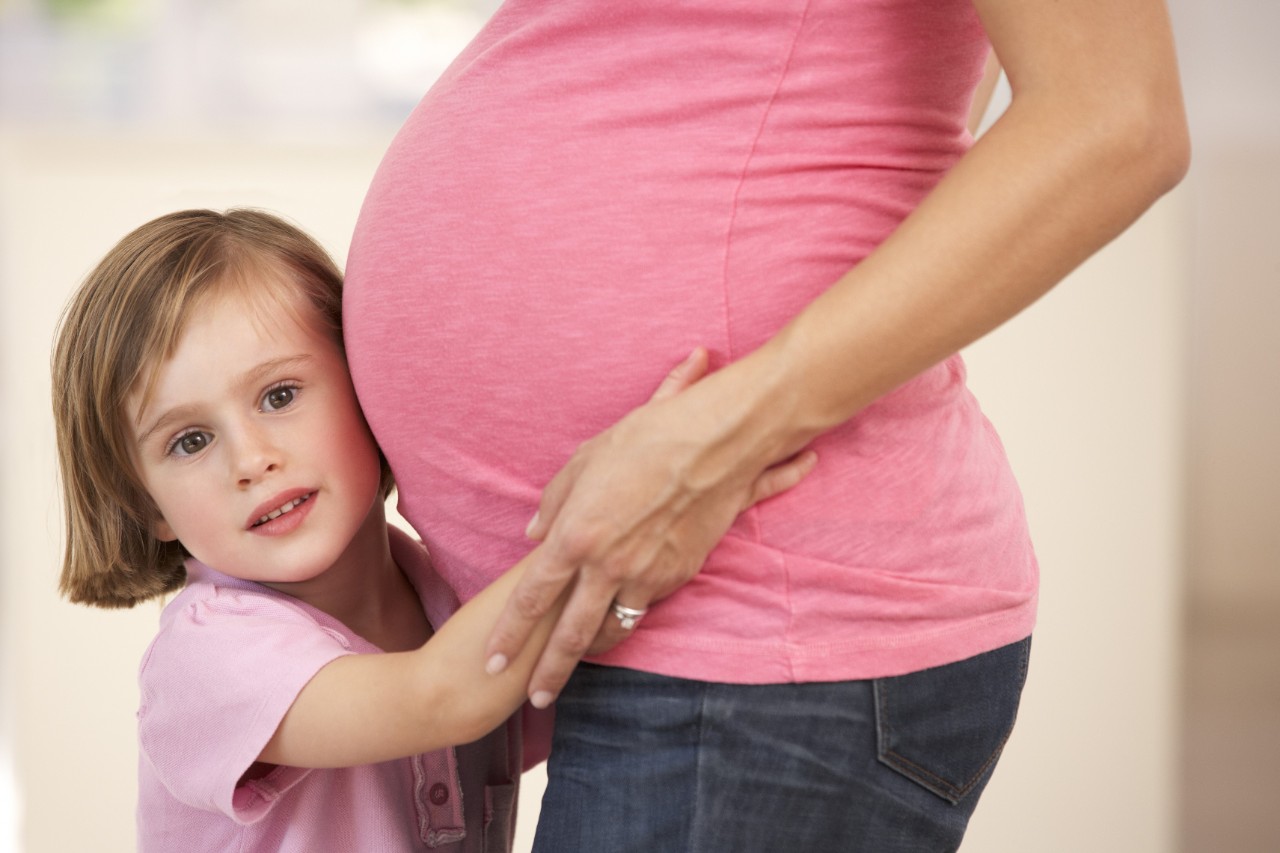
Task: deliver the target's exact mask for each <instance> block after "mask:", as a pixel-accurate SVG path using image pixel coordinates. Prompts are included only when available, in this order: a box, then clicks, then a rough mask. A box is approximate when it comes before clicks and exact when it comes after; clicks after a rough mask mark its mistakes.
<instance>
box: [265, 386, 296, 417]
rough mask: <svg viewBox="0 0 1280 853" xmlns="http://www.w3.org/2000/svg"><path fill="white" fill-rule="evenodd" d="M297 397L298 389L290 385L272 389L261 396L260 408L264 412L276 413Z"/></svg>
mask: <svg viewBox="0 0 1280 853" xmlns="http://www.w3.org/2000/svg"><path fill="white" fill-rule="evenodd" d="M297 396H298V389H297V388H295V387H294V386H292V385H281V386H279V387H276V388H272V389H271V390H270V391H268V392H267V393H266V394H264V395H263V397H262V408H263V409H264V410H266V411H278V410H280V409H284V408H287V407H288V406H289V405H290V404H291V403H293V400H294V398H295V397H297Z"/></svg>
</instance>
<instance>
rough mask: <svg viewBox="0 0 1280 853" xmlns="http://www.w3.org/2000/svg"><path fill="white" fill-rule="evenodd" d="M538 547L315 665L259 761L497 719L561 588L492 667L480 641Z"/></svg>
mask: <svg viewBox="0 0 1280 853" xmlns="http://www.w3.org/2000/svg"><path fill="white" fill-rule="evenodd" d="M706 370H707V353H706V351H705V350H702V349H698V350H696V351H694V353H693V354H691V355H690V356H689V358H687V359H686V360H685V361H684V362H682V363H681V364H679V365H677V366H676V367H675V368H674V369H673V370H672V371H671V373H670V374H668V376H667V378H666V379H665V380H664V381H663V383H662V385H661V386H660V387H659V388H658V390H657V391H656V392H655V393H654V396H653V398H652V399H653V400H654V401H657V400H662V399H669V398H671V397H674V396H676V395H677V394H678V393H681V392H683V390H684V389H685V388H687V387H688V386H689V385H690V384H691V383H693V382H696V381H697V380H698V379H700V378H701V377H702V376H703V374H704V373H705V372H706ZM815 462H816V456H815V455H814V454H812V453H805V454H801V455H799V456H797V457H796V458H795V459H792V460H790V461H788V462H785V463H784V464H781V465H777V466H774V467H771V468H769V469H766V470H764V471H763V472H762V473H761V475H760V476H759V477H758V478H757V479H756V480H755V482H754V484H753V486H752V488H751V489H750V492H749V494H748V496H747V499H746V501H745V503H744V504H743V506H740V507H739V509H740V510H741V509H744V508H745V507H746V506H750V505H752V504H755V503H759V502H760V501H763V500H767V499H768V498H770V497H772V496H774V495H776V494H779V493H780V492H783V491H786V490H787V489H789V488H791V487H792V486H794V485H795V484H796V483H798V482H799V481H800V480H801V479H802V478H803V477H804V476H805V475H806V474H807V473H808V472H809V471H811V470H812V469H813V466H814V464H815ZM545 547H546V546H538V548H535V549H534V550H533V551H532V552H531V553H530V554H529V555H527V556H526V557H525V558H524V559H522V560H521V561H520V562H519V563H517V564H516V565H515V566H514V567H513V568H512V569H510V570H508V571H507V572H506V574H504V575H503V576H502V577H500V578H499V579H498V580H496V581H494V583H492V584H491V585H490V586H489V587H487V588H486V589H485V590H483V591H482V592H481V593H480V594H479V595H477V596H476V597H475V598H473V599H472V600H471V601H469V602H467V604H465V605H464V606H463V607H461V608H460V609H459V610H458V612H456V613H455V614H454V615H453V616H451V617H450V618H449V619H448V620H447V621H446V622H445V624H444V625H443V626H441V628H440V630H439V631H437V632H436V634H435V635H434V636H433V637H431V639H430V640H428V641H427V642H426V643H425V644H423V645H422V647H420V648H418V649H416V650H414V651H411V652H398V653H388V654H370V655H346V656H344V657H340V658H337V659H335V660H333V661H332V662H330V663H329V664H327V665H326V666H324V667H323V668H321V670H320V671H319V672H318V673H316V675H315V677H314V678H312V679H311V681H310V682H308V684H307V685H306V686H305V687H304V688H303V689H302V691H301V692H300V693H299V694H298V696H297V698H296V699H295V700H294V702H293V704H292V706H290V708H289V711H288V712H287V713H286V714H285V716H284V719H283V720H281V722H280V725H279V726H278V727H277V729H276V732H275V734H274V735H273V736H272V738H271V740H270V741H269V742H268V743H267V745H266V747H265V748H264V749H263V751H262V753H261V755H260V756H259V761H263V762H267V763H270V764H282V765H288V766H291V767H349V766H353V765H357V764H368V763H372V762H377V761H386V760H388V759H392V758H401V757H404V756H408V755H416V754H418V753H422V752H428V751H430V750H433V749H438V748H440V747H445V746H454V745H457V744H462V743H470V742H471V741H474V740H477V739H479V738H481V737H483V736H484V735H486V734H488V733H489V732H490V731H492V730H493V729H494V728H496V727H497V726H499V725H501V724H502V722H503V721H504V720H506V719H507V717H509V716H511V714H512V713H514V712H515V711H516V709H517V708H519V707H520V705H522V704H523V703H524V701H525V697H526V693H527V690H528V682H529V676H530V674H531V673H532V672H533V667H534V664H535V663H536V662H537V660H538V656H539V655H540V654H541V653H542V650H543V647H544V646H545V644H546V642H547V637H548V636H549V635H550V633H551V628H552V625H553V624H554V622H555V619H556V617H557V616H558V615H559V612H560V607H561V605H562V603H563V601H564V599H565V598H567V592H566V593H565V594H562V595H561V596H560V600H559V601H557V602H556V603H555V604H554V605H553V606H552V607H551V608H550V609H549V610H548V611H547V612H546V613H545V614H544V615H543V616H542V618H541V619H539V620H538V621H537V622H536V624H534V626H533V630H532V632H531V634H530V636H529V640H528V642H527V643H526V644H525V646H524V648H523V649H522V650H521V651H520V653H519V654H518V655H515V656H514V657H513V659H512V661H511V662H510V664H509V665H508V666H507V667H506V669H505V670H504V671H503V672H502V673H501V674H499V675H496V676H495V675H489V674H488V673H486V671H485V655H484V649H485V642H486V640H487V638H488V635H489V632H490V631H491V630H492V628H493V625H494V623H495V622H497V619H498V615H499V614H500V613H501V612H502V609H503V607H504V606H505V604H506V601H507V599H508V598H509V597H510V596H511V594H512V593H513V592H514V591H515V589H516V585H517V582H518V581H519V579H520V578H521V576H522V575H523V574H524V572H525V570H526V569H527V567H528V566H530V565H531V564H534V563H536V562H538V560H539V558H540V554H539V552H540V551H541V550H542V549H543V548H545ZM599 627H600V623H599V621H597V622H596V624H595V625H593V626H591V627H590V629H589V630H590V632H591V636H594V635H595V633H596V631H597V630H598V629H599ZM586 640H590V636H588V637H587V638H586ZM584 643H585V641H584Z"/></svg>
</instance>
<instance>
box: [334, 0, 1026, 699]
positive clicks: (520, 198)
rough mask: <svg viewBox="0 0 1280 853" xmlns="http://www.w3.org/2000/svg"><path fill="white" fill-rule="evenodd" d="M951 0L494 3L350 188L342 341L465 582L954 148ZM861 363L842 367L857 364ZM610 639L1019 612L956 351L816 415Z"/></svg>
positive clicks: (715, 654)
mask: <svg viewBox="0 0 1280 853" xmlns="http://www.w3.org/2000/svg"><path fill="white" fill-rule="evenodd" d="M988 50H989V46H988V42H987V40H986V36H985V33H984V32H983V29H982V26H981V24H980V22H979V20H978V18H977V15H976V14H975V12H974V10H973V7H972V6H971V4H970V2H969V0H776V2H768V3H760V2H757V0H737V2H730V1H729V0H691V1H690V2H680V3H675V2H668V3H662V2H659V3H610V2H603V0H558V2H554V3H547V2H534V0H508V2H507V3H505V4H504V5H503V6H502V7H501V8H500V9H499V10H498V12H497V13H496V14H495V16H494V17H493V19H492V20H491V21H490V22H489V24H488V25H487V26H486V27H485V29H484V30H483V31H482V32H481V33H480V35H479V36H478V37H477V38H476V40H475V41H474V42H473V43H472V44H471V45H470V46H469V47H468V48H467V49H466V50H465V51H464V52H463V53H462V55H461V56H460V57H459V58H458V60H457V61H456V62H455V63H454V64H453V65H452V66H451V67H450V68H449V69H448V71H446V73H445V74H444V76H443V77H442V78H441V79H440V80H439V82H438V83H437V84H436V85H435V87H434V88H432V90H431V91H430V92H429V93H428V94H427V95H426V97H425V98H424V99H423V101H422V102H421V104H420V105H419V106H418V108H417V109H416V110H415V111H414V112H413V114H412V115H411V116H410V117H409V119H408V121H407V122H406V124H405V126H404V127H403V129H402V130H401V131H400V133H399V135H398V136H397V137H396V139H395V141H394V142H393V143H392V145H391V146H390V148H389V150H388V151H387V154H386V157H385V159H384V160H383V163H382V165H381V167H380V168H379V170H378V173H377V175H376V177H375V178H374V181H373V184H372V186H371V188H370V190H369V193H368V196H367V198H366V200H365V204H364V208H363V210H362V212H361V215H360V220H359V223H358V226H357V228H356V233H355V236H354V240H353V243H352V246H351V252H350V256H349V265H348V271H347V272H348V279H347V294H346V297H345V299H346V301H345V316H346V320H345V323H346V334H347V346H348V354H349V357H350V361H351V367H352V374H353V376H354V378H355V382H356V388H357V391H358V392H359V395H360V399H361V402H362V405H363V406H364V408H365V411H366V413H367V416H368V419H369V422H370V424H371V426H372V428H373V431H374V433H375V434H376V436H377V438H378V440H379V442H380V444H381V445H382V447H383V449H384V451H385V452H386V454H387V456H388V458H389V459H390V461H391V464H392V467H393V469H394V470H395V474H396V478H397V481H398V483H399V489H400V496H401V497H400V509H401V512H402V513H403V514H404V516H405V517H406V518H407V519H408V520H409V521H410V522H411V523H412V524H413V525H414V527H415V528H416V529H417V530H418V532H419V533H420V534H421V535H422V536H423V537H424V540H425V541H426V543H427V545H428V547H429V548H430V549H431V551H432V554H433V555H434V556H435V558H436V561H437V566H438V568H439V570H440V571H441V573H442V574H443V575H444V576H445V577H446V578H447V579H448V580H449V582H450V583H451V584H453V585H454V586H455V588H456V589H458V590H459V594H460V595H461V596H462V597H463V598H464V599H465V598H467V597H468V596H470V595H472V594H474V593H475V592H476V591H477V590H478V589H480V588H481V587H482V586H483V585H484V584H485V583H486V582H488V580H490V579H491V578H493V577H494V576H495V575H496V574H497V573H498V572H500V571H502V570H503V569H505V568H506V567H508V566H509V565H511V564H512V563H513V562H515V561H516V560H517V559H518V558H519V557H520V556H521V555H522V554H524V553H525V552H526V551H527V549H528V547H529V543H528V542H527V541H526V540H525V539H524V538H523V530H524V528H525V525H526V523H527V522H528V520H529V519H530V518H531V517H532V515H533V513H534V510H535V509H536V507H537V502H538V498H539V494H540V491H541V489H542V487H543V486H544V485H545V484H546V483H547V481H548V480H549V479H550V478H551V476H552V475H553V474H554V473H555V472H556V471H557V470H558V469H559V468H560V466H561V465H563V464H564V462H565V461H566V460H567V459H568V458H569V456H570V455H571V454H572V453H573V451H574V449H575V448H576V447H577V445H578V444H579V443H580V442H582V441H583V440H585V439H587V438H589V437H590V436H592V435H594V434H596V433H597V432H599V431H600V430H602V429H604V428H606V427H608V426H609V425H610V424H612V423H614V422H615V421H617V420H618V419H619V418H620V417H621V416H622V415H623V414H625V413H626V412H627V411H629V410H630V409H632V408H633V407H635V406H637V405H640V404H642V403H643V402H644V401H645V400H646V399H647V398H648V397H649V395H650V393H651V392H652V391H653V389H654V388H655V387H656V386H657V384H658V382H659V380H660V379H661V377H662V376H664V375H665V373H666V371H667V370H668V369H669V368H670V367H671V366H673V365H674V364H676V363H677V362H679V361H680V360H681V359H682V358H684V357H685V356H686V355H687V354H688V353H689V351H690V350H691V349H692V348H693V347H694V346H695V345H699V344H701V345H705V346H707V347H708V348H709V349H710V350H711V351H712V354H713V364H714V365H723V364H725V363H727V362H731V361H733V360H734V359H736V358H739V357H740V356H742V355H744V354H746V353H748V352H750V351H752V350H753V349H754V348H756V347H757V346H759V345H760V344H761V343H762V342H763V341H765V340H766V339H768V338H769V337H770V336H771V335H773V334H774V333H775V332H776V331H777V330H778V329H779V328H780V327H781V326H782V325H783V324H784V323H785V322H786V321H787V320H788V319H789V318H791V317H792V316H794V315H795V314H796V313H797V312H799V311H800V310H802V309H803V308H804V306H805V305H807V304H808V303H809V302H810V301H812V300H813V299H814V297H815V296H817V295H818V294H819V293H821V292H822V291H823V290H824V289H825V288H826V287H828V286H829V285H830V284H831V283H832V282H834V281H835V280H837V279H838V278H839V277H840V276H841V275H842V274H843V273H845V272H846V271H847V270H848V269H849V268H850V267H852V266H854V265H855V264H857V263H858V261H859V260H860V259H861V258H863V257H865V256H866V255H867V253H869V252H870V251H872V250H873V249H874V248H875V247H876V246H877V245H878V244H879V243H880V242H881V241H882V240H883V239H884V238H885V237H886V236H887V235H888V234H890V233H891V232H892V231H893V230H894V229H895V228H896V227H897V225H898V224H899V223H900V222H901V221H902V219H903V218H905V217H906V216H907V215H908V214H909V213H910V211H911V210H913V209H914V208H915V206H916V205H917V204H918V203H919V202H920V200H921V199H922V198H923V197H924V196H925V195H926V194H927V193H928V192H929V190H930V189H931V188H932V187H933V186H934V185H935V184H936V183H937V182H938V181H939V180H940V179H941V178H942V176H943V175H944V174H945V173H946V171H947V170H948V169H949V168H950V167H951V166H952V165H953V164H954V163H955V162H956V161H957V159H959V158H960V156H961V155H963V154H964V152H965V151H966V150H967V149H968V147H969V145H970V144H971V142H972V139H971V137H970V136H969V134H968V133H967V131H966V130H965V120H966V116H967V112H968V107H969V104H970V101H971V97H972V91H973V88H974V86H975V84H976V82H977V80H978V79H979V77H980V76H981V69H982V65H983V62H984V60H985V58H986V56H987V53H988ZM855 367H856V366H854V365H851V366H850V368H851V369H854V368H855ZM814 447H815V448H816V450H817V451H818V454H819V459H820V462H819V465H818V468H817V470H816V471H815V472H814V473H813V474H812V475H811V476H810V477H809V478H808V479H807V480H806V481H805V482H804V483H803V484H801V485H800V486H799V487H798V488H796V489H794V490H793V491H791V492H789V493H787V494H785V495H783V496H781V497H778V498H776V499H774V500H771V501H769V502H768V503H766V504H763V505H761V506H758V507H755V508H754V509H752V510H750V511H748V512H746V513H745V514H743V516H742V517H741V518H740V519H739V520H738V521H737V523H736V524H735V525H734V526H733V528H732V530H731V531H730V532H729V534H728V536H727V537H726V538H725V540H724V541H723V543H722V544H721V545H720V546H719V547H718V548H716V549H715V551H714V552H713V553H712V554H711V555H710V557H709V559H708V560H707V563H706V565H705V566H704V568H703V569H702V571H701V573H700V574H699V575H698V576H697V578H695V579H694V580H693V581H692V582H691V583H690V584H688V585H687V586H686V587H684V588H683V589H682V590H680V591H679V593H677V594H676V595H674V596H672V597H671V598H670V599H668V600H666V601H663V602H661V603H660V604H658V605H657V606H656V607H654V608H653V610H652V612H651V613H650V615H649V616H648V617H647V618H646V620H645V621H644V623H643V624H642V626H641V628H640V629H639V630H638V631H637V632H636V634H635V635H634V637H633V638H632V639H630V640H628V641H627V642H626V643H624V644H622V645H621V646H619V647H618V648H617V649H616V650H614V651H613V652H611V653H610V654H609V655H607V656H606V657H605V658H603V661H604V662H606V663H611V664H618V665H625V666H629V667H635V668H638V669H644V670H649V671H654V672H658V673H663V674H668V675H674V676H684V677H692V678H701V679H709V680H715V681H730V682H742V683H758V682H783V681H792V680H800V681H807V680H837V679H848V678H869V677H876V676H883V675H891V674H895V673H901V672H905V671H910V670H915V669H919V668H923V667H927V666H931V665H935V664H941V663H946V662H949V661H953V660H958V659H961V658H964V657H966V656H969V655H972V654H976V653H978V652H982V651H986V650H988V649H991V648H995V647H997V646H1000V645H1003V644H1005V643H1008V642H1011V641H1014V640H1017V639H1020V638H1022V637H1024V636H1026V635H1027V634H1028V633H1030V631H1031V628H1032V624H1033V622H1034V618H1035V602H1036V588H1037V569H1036V563H1035V558H1034V555H1033V553H1032V548H1031V544H1030V541H1029V537H1028V534H1027V527H1026V521H1025V518H1024V514H1023V509H1022V502H1021V497H1020V495H1019V492H1018V488H1017V485H1016V483H1015V482H1014V478H1013V475H1012V473H1011V471H1010V469H1009V465H1008V462H1007V461H1006V459H1005V455H1004V452H1003V450H1002V448H1001V445H1000V442H999V440H998V439H997V437H996V435H995V432H994V431H993V430H992V428H991V426H990V424H988V422H987V421H986V419H985V418H984V417H983V414H982V412H981V411H980V409H979V407H978V404H977V402H976V401H975V399H974V398H973V396H972V395H971V394H970V393H969V391H968V390H967V388H966V387H965V373H964V366H963V364H962V362H961V360H960V358H959V356H955V357H952V358H950V359H948V360H946V361H945V362H943V363H941V364H939V365H937V366H936V367H934V368H932V369H930V370H928V371H926V372H925V373H923V374H922V375H921V376H919V377H917V378H916V379H915V380H913V381H911V382H909V383H907V384H906V385H905V386H903V387H901V388H900V389H898V390H896V391H895V392H893V393H890V394H888V395H887V396H885V397H884V398H882V399H881V400H879V401H878V402H876V403H874V404H873V405H871V406H869V407H868V408H866V409H865V410H864V411H862V412H861V413H859V414H858V415H857V416H856V417H854V418H853V419H852V420H851V421H849V422H848V423H846V424H845V425H843V426H841V427H840V428H837V429H835V430H833V431H832V432H830V433H829V434H827V435H824V436H822V437H821V438H819V439H818V440H817V441H816V442H815V443H814Z"/></svg>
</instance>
